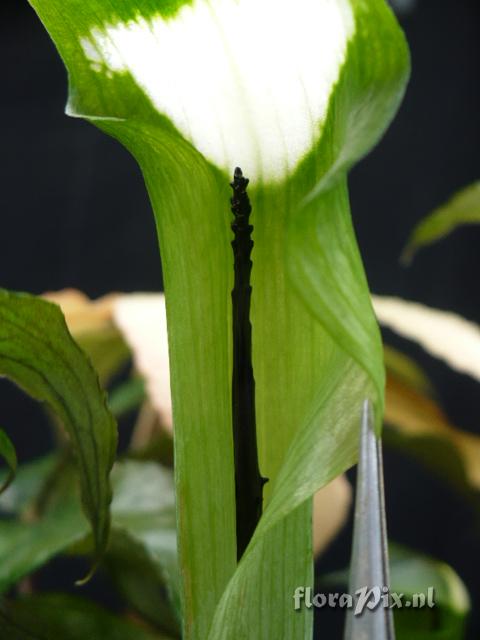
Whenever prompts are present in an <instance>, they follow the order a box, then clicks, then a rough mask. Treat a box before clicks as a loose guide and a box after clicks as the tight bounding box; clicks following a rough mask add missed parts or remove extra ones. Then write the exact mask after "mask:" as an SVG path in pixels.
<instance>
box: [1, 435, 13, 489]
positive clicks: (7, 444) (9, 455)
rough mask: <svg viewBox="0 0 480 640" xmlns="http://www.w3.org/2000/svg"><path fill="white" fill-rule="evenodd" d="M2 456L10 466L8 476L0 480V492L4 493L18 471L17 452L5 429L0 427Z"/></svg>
mask: <svg viewBox="0 0 480 640" xmlns="http://www.w3.org/2000/svg"><path fill="white" fill-rule="evenodd" d="M0 456H1V457H2V458H3V459H4V461H5V462H6V463H7V467H8V474H7V476H6V478H5V479H4V480H3V481H2V482H0V494H2V493H3V492H4V491H5V490H6V489H7V488H8V487H9V486H10V484H11V483H12V481H13V479H14V478H15V473H16V471H17V453H16V451H15V447H14V446H13V444H12V441H11V440H10V438H9V437H8V436H7V434H6V433H5V431H4V430H3V429H0Z"/></svg>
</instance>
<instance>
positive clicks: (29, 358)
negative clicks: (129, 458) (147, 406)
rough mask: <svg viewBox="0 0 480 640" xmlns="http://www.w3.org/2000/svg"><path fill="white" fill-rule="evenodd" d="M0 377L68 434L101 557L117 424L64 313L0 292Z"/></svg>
mask: <svg viewBox="0 0 480 640" xmlns="http://www.w3.org/2000/svg"><path fill="white" fill-rule="evenodd" d="M0 375H2V376H7V377H8V378H10V379H11V380H13V381H14V382H16V383H17V384H18V385H19V386H21V387H22V388H23V389H24V390H25V391H26V392H27V393H28V394H29V395H31V396H32V397H34V398H36V399H37V400H40V401H42V402H45V403H47V404H48V406H49V407H50V408H51V409H52V410H53V411H54V412H55V414H56V415H57V416H58V418H59V419H60V420H61V422H62V424H63V426H64V427H65V429H66V430H67V432H68V434H69V436H70V439H71V442H72V448H73V451H74V454H75V457H76V461H77V465H78V470H79V479H80V487H81V497H82V504H83V507H84V510H85V513H86V515H87V517H88V519H89V521H90V523H91V525H92V531H93V536H94V541H95V551H96V555H97V556H99V555H101V553H103V551H104V550H105V548H106V545H107V542H108V534H109V527H110V514H109V505H110V501H111V489H110V482H109V473H110V470H111V468H112V465H113V462H114V458H115V451H116V444H117V432H116V424H115V420H114V419H113V417H112V415H111V413H110V411H109V410H108V408H107V405H106V397H105V393H104V392H103V391H102V390H101V389H100V386H99V382H98V377H97V374H96V373H95V371H94V369H93V367H92V365H91V364H90V361H89V360H88V358H87V357H86V356H85V354H84V353H83V352H82V351H81V349H80V348H79V347H78V345H77V344H76V343H75V342H74V340H73V339H72V337H71V336H70V334H69V332H68V329H67V327H66V324H65V321H64V318H63V315H62V313H61V311H60V309H59V308H58V307H57V306H56V305H54V304H51V303H49V302H46V301H44V300H41V299H40V298H36V297H34V296H30V295H27V294H18V293H11V292H8V291H4V290H1V291H0Z"/></svg>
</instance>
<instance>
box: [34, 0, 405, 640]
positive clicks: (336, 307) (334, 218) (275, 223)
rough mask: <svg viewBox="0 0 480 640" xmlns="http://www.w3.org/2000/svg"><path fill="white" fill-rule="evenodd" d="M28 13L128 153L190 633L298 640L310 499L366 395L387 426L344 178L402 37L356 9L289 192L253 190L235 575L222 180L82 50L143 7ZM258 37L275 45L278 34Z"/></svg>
mask: <svg viewBox="0 0 480 640" xmlns="http://www.w3.org/2000/svg"><path fill="white" fill-rule="evenodd" d="M199 4H201V3H199ZM32 5H33V6H34V8H35V9H36V11H37V12H38V14H39V16H40V17H41V19H42V20H43V22H44V23H45V25H46V27H47V29H48V30H49V32H50V34H51V36H52V38H53V39H54V41H55V43H56V45H57V47H58V49H59V52H60V54H61V56H62V58H63V60H64V62H65V64H66V66H67V68H68V72H69V79H70V96H69V105H68V110H69V113H70V114H72V115H74V116H81V117H85V118H87V119H88V120H90V121H91V122H93V123H94V124H96V125H97V126H99V127H100V128H101V129H103V130H104V131H106V132H107V133H109V134H110V135H113V136H114V137H116V138H117V139H119V140H120V141H121V142H122V143H123V144H124V145H125V146H126V147H127V148H128V149H129V150H130V151H131V152H132V153H133V155H134V156H135V158H136V159H137V160H138V162H139V164H140V166H141V168H142V171H143V173H144V176H145V180H146V184H147V188H148V190H149V193H150V196H151V199H152V203H153V207H154V211H155V216H156V221H157V227H158V232H159V238H160V244H161V256H162V264H163V273H164V279H165V288H166V295H167V315H168V324H169V346H170V356H171V385H172V395H173V405H174V420H175V456H176V457H175V460H176V493H177V508H178V538H179V551H180V563H181V573H182V579H183V583H182V605H183V625H184V637H185V639H186V640H194V639H199V640H205V639H206V638H207V637H208V638H210V640H215V639H217V638H221V640H228V639H229V638H235V640H240V639H241V638H251V637H257V638H259V640H260V639H261V638H265V639H267V638H268V639H270V638H272V637H292V638H301V637H304V636H305V637H308V636H309V635H310V634H311V625H312V620H311V617H309V615H308V614H307V613H305V614H300V615H297V614H294V613H293V611H292V608H291V602H290V594H291V591H292V588H293V586H294V585H296V584H309V583H310V582H311V580H312V562H311V552H310V547H311V540H310V538H311V531H310V529H311V524H310V519H311V506H310V498H311V496H312V494H313V492H314V491H315V490H316V489H318V488H319V487H320V486H322V485H324V484H326V483H327V482H328V481H329V480H331V479H332V478H333V477H334V476H336V475H337V474H339V473H340V472H342V471H343V470H344V469H346V468H347V467H349V466H350V465H352V464H353V463H354V461H355V458H356V450H357V435H356V433H357V429H358V419H359V413H360V408H361V404H362V401H363V399H364V397H365V396H366V395H367V396H370V397H371V398H372V399H373V401H374V402H375V405H376V409H377V411H376V415H377V419H378V425H377V426H378V428H380V423H381V416H382V407H383V386H384V373H383V361H382V348H381V340H380V335H379V332H378V328H377V325H376V322H375V318H374V315H373V312H372V309H371V304H370V299H369V293H368V287H367V282H366V279H365V276H364V273H363V268H362V264H361V260H360V256H359V252H358V249H357V246H356V242H355V236H354V231H353V227H352V224H351V220H350V213H349V204H348V193H347V186H346V172H347V170H348V169H349V167H350V166H352V165H353V164H354V163H355V162H356V161H357V160H358V159H359V158H360V157H361V156H362V155H364V154H365V153H366V152H367V151H368V150H369V149H370V148H371V147H372V145H373V144H375V143H376V142H377V141H378V139H379V137H380V136H381V134H382V133H383V131H384V129H385V128H386V126H387V125H388V123H389V122H390V120H391V119H392V117H393V116H394V114H395V112H396V109H397V107H398V104H399V102H400V99H401V97H402V95H403V90H404V87H405V83H406V79H407V76H408V52H407V47H406V44H405V41H404V38H403V35H402V33H401V31H400V30H399V28H398V25H397V23H396V22H395V19H394V17H393V15H392V13H391V11H390V10H389V9H388V8H387V6H386V4H385V3H384V2H383V0H369V2H365V1H363V0H355V1H352V2H351V3H349V6H350V7H351V10H352V16H353V20H354V22H355V29H354V33H353V35H352V37H351V39H350V41H349V43H348V46H347V51H346V58H345V61H344V63H343V66H342V67H341V69H340V71H339V79H338V82H337V83H336V84H335V86H334V88H333V89H332V91H331V93H330V95H329V96H328V110H327V116H326V120H325V122H323V123H322V125H321V127H320V124H319V125H318V131H316V136H317V137H316V138H315V139H313V140H312V146H311V149H310V150H309V152H308V153H307V154H306V156H305V157H304V158H302V160H301V162H300V163H299V165H298V166H297V167H295V168H294V170H292V171H291V172H290V174H288V175H286V176H285V178H284V180H283V181H280V182H276V183H273V182H269V181H265V180H262V179H261V178H260V179H257V180H256V181H255V182H252V185H251V186H252V189H251V197H252V203H253V208H254V216H253V224H254V226H255V232H254V241H255V249H254V255H253V262H254V267H253V274H252V283H253V292H254V293H253V302H252V304H253V307H252V325H253V331H254V353H253V363H254V370H255V375H256V388H257V417H258V420H257V424H258V440H259V449H260V463H261V472H262V475H264V476H266V477H268V478H270V483H269V485H268V493H267V497H266V510H265V513H264V516H263V518H262V520H261V522H260V525H259V527H258V529H257V532H256V534H255V536H254V539H253V541H252V543H251V545H250V548H249V550H247V553H246V555H245V556H244V559H243V561H242V563H241V564H240V566H239V567H238V569H237V567H236V557H235V556H236V553H235V550H236V543H235V522H234V517H235V504H234V486H233V477H234V474H233V455H232V436H231V400H230V394H231V390H230V379H231V355H230V353H231V313H230V291H231V288H232V279H233V272H232V256H231V252H230V244H229V243H230V229H229V215H228V200H229V197H230V193H229V188H228V183H229V180H230V176H229V175H227V174H226V173H225V171H224V170H223V169H221V168H219V167H214V166H213V165H212V164H211V162H209V161H207V160H206V158H205V157H203V156H202V155H201V154H200V153H199V151H197V150H196V149H195V148H194V147H193V146H192V144H191V143H190V142H189V141H187V140H186V139H185V138H183V137H182V135H181V134H180V133H179V131H178V130H176V129H175V128H174V126H173V124H172V122H171V121H170V120H169V119H168V118H167V117H166V115H165V114H164V113H160V112H158V111H157V110H156V108H155V107H154V105H153V104H152V102H151V101H150V99H149V97H148V96H147V94H146V93H144V91H143V90H142V88H141V86H140V85H139V84H138V83H137V82H136V81H135V78H134V76H133V75H132V73H131V72H130V70H129V69H126V70H123V71H120V72H115V70H113V71H112V70H111V69H109V68H108V60H107V59H106V58H104V57H102V56H103V54H104V52H102V51H101V50H99V49H98V47H99V46H100V45H98V44H97V45H95V46H97V49H96V53H94V54H92V55H94V57H95V56H97V55H99V56H100V62H99V63H98V64H96V65H95V64H92V61H91V60H89V59H88V57H87V55H86V50H85V46H84V44H85V41H84V38H87V39H88V38H90V40H88V42H90V47H91V46H92V41H91V38H93V34H99V33H100V34H102V35H104V34H106V27H107V26H108V25H111V24H112V23H113V24H114V23H115V22H116V16H118V18H119V19H120V20H121V21H123V22H124V21H125V20H126V19H128V18H131V19H133V20H134V21H136V22H137V25H138V24H141V25H143V26H144V28H146V30H147V32H148V23H146V22H141V18H146V19H149V18H151V17H152V11H151V9H152V7H151V5H150V4H149V3H145V2H135V1H134V0H131V1H130V2H128V1H127V0H123V1H122V2H120V1H119V0H118V1H116V2H110V3H104V2H102V1H101V0H86V1H83V2H82V3H81V4H79V2H78V1H77V0H68V1H67V2H59V1H56V0H53V1H52V0H32ZM147 5H148V6H147ZM165 6H166V5H165ZM239 6H240V7H241V6H242V3H240V5H239ZM342 6H343V7H344V6H345V5H344V4H343V3H342ZM212 10H214V9H212ZM159 13H160V14H162V10H161V9H159ZM173 20H174V18H172V21H173ZM305 20H306V21H308V16H305ZM305 24H307V22H306V23H305ZM256 27H257V28H256V30H255V33H264V34H265V38H267V34H268V33H269V31H270V27H271V25H270V24H268V25H267V24H265V25H264V26H263V28H259V25H256ZM82 43H83V45H82ZM267 48H268V43H267V41H266V42H265V49H267ZM237 54H238V52H237ZM240 54H241V52H240ZM185 55H186V56H189V55H195V52H194V51H193V52H188V51H185ZM227 57H228V56H227ZM171 62H172V61H170V60H155V62H154V64H158V65H162V64H164V65H169V64H171ZM149 63H152V60H151V58H149ZM233 72H235V70H234V71H233ZM205 73H208V74H212V73H214V70H213V69H206V70H205ZM299 73H300V71H299ZM219 82H220V80H219ZM285 90H288V89H285ZM212 108H213V107H212ZM248 117H249V116H248V113H247V110H246V111H245V120H248ZM305 117H306V118H307V119H308V118H309V114H308V109H306V113H305ZM239 126H241V123H239ZM317 133H318V135H317ZM259 145H260V147H261V141H259ZM233 168H234V167H233V166H232V171H233ZM243 168H244V169H245V170H246V171H247V173H248V168H247V167H243ZM279 549H282V553H281V554H280V555H279V551H278V550H279ZM279 558H281V561H279ZM272 584H275V589H272V588H271V585H272ZM261 594H263V597H262V596H261Z"/></svg>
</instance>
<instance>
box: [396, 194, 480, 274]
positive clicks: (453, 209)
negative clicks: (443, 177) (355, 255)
mask: <svg viewBox="0 0 480 640" xmlns="http://www.w3.org/2000/svg"><path fill="white" fill-rule="evenodd" d="M479 222H480V181H478V182H474V183H473V184H471V185H469V186H468V187H464V188H463V189H461V190H460V191H458V192H457V193H456V194H455V195H454V196H453V197H452V198H451V199H450V200H449V201H448V202H447V203H446V204H444V205H442V206H441V207H438V208H437V209H435V210H434V211H433V212H432V213H430V214H429V215H428V216H427V217H426V218H424V219H423V220H422V221H421V222H419V223H418V224H417V226H416V227H415V229H414V230H413V232H412V235H411V236H410V239H409V241H408V243H407V246H406V247H405V249H404V252H403V255H402V261H403V262H405V263H407V264H408V263H410V262H411V261H412V259H413V257H414V255H415V254H416V253H417V251H418V250H419V249H421V248H423V247H427V246H428V245H430V244H433V243H434V242H437V241H438V240H441V239H442V238H444V237H445V236H448V235H449V234H450V233H452V231H455V229H457V228H458V227H461V226H464V225H468V224H478V223H479Z"/></svg>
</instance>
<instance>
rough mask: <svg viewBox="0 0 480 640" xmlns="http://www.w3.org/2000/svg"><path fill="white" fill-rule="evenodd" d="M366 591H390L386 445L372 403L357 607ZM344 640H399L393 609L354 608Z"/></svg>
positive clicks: (356, 544) (366, 429)
mask: <svg viewBox="0 0 480 640" xmlns="http://www.w3.org/2000/svg"><path fill="white" fill-rule="evenodd" d="M365 587H368V588H369V589H371V588H374V587H377V588H379V589H380V591H381V593H382V595H385V594H388V593H389V589H390V580H389V565H388V546H387V527H386V518H385V498H384V487H383V462H382V445H381V442H380V440H379V438H378V437H377V435H376V434H375V418H374V412H373V405H372V403H371V402H370V400H365V402H364V404H363V407H362V418H361V433H360V450H359V461H358V470H357V490H356V499H355V518H354V530H353V545H352V558H351V562H350V584H349V593H350V595H351V596H352V597H353V599H354V603H355V594H356V593H357V592H358V591H359V590H361V589H365ZM344 640H395V631H394V627H393V615H392V611H391V609H390V608H389V607H384V606H383V603H382V601H380V604H379V606H377V607H376V608H375V609H373V610H372V609H369V608H367V607H365V608H364V610H363V612H362V613H361V614H360V615H358V614H356V613H355V604H354V607H353V609H352V608H350V609H348V612H347V620H346V626H345V634H344Z"/></svg>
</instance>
